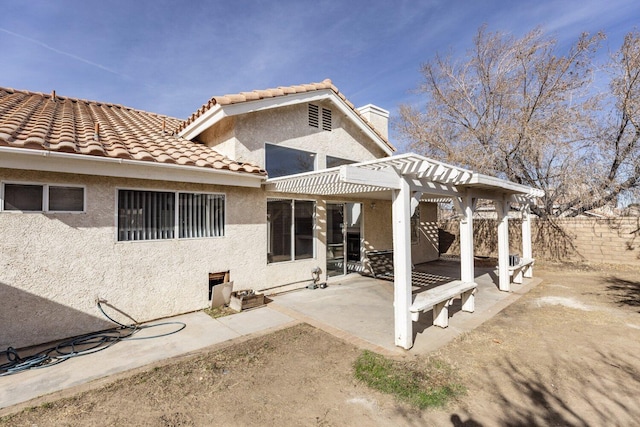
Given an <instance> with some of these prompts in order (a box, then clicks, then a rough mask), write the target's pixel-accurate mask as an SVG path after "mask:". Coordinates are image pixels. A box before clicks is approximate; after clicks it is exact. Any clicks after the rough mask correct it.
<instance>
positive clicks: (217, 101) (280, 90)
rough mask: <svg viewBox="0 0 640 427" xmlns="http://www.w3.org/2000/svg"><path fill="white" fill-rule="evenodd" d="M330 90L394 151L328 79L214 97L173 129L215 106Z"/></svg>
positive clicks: (178, 128)
mask: <svg viewBox="0 0 640 427" xmlns="http://www.w3.org/2000/svg"><path fill="white" fill-rule="evenodd" d="M323 89H330V90H332V91H333V92H335V93H336V95H338V96H339V97H340V99H341V100H343V101H344V102H345V103H346V104H347V106H349V108H350V109H352V110H353V111H354V112H355V114H356V115H357V116H358V117H359V118H360V119H361V120H362V121H363V122H364V123H366V124H367V126H369V127H370V128H371V130H373V132H375V134H376V135H378V137H379V138H380V139H382V140H383V141H384V143H385V144H386V145H387V146H388V147H389V148H391V150H394V151H395V147H394V146H393V145H391V143H389V140H388V139H387V138H386V137H385V136H384V135H382V134H381V133H380V131H378V130H377V129H376V128H375V127H374V126H373V125H372V124H371V123H370V122H369V121H368V120H367V119H366V118H365V117H364V116H363V115H362V114H361V113H360V112H359V111H358V110H357V109H356V108H355V106H354V105H353V104H352V103H351V102H350V101H349V100H348V99H347V97H346V96H344V94H343V93H341V92H340V91H339V90H338V88H337V87H336V86H334V84H333V83H332V82H331V80H329V79H325V80H323V81H322V82H319V83H309V84H302V85H294V86H278V87H277V88H275V89H264V90H253V91H251V92H240V93H237V94H228V95H224V96H214V97H213V98H211V99H210V100H209V101H207V103H206V104H204V105H203V106H202V107H200V108H199V109H198V110H197V111H196V112H195V113H193V114H191V116H189V118H187V119H186V120H184V121H182V122H181V123H180V124H179V125H178V126H177V127H176V128H175V129H176V130H175V132H176V133H179V132H181V131H183V130H184V129H186V128H187V126H189V125H190V124H191V123H193V122H195V121H196V120H197V119H198V118H199V117H200V116H202V115H203V114H204V113H206V112H207V111H209V110H210V109H211V108H213V107H214V106H215V105H230V104H239V103H242V102H249V101H257V100H260V99H264V98H274V97H278V96H286V95H293V94H296V93H305V92H313V91H316V90H323Z"/></svg>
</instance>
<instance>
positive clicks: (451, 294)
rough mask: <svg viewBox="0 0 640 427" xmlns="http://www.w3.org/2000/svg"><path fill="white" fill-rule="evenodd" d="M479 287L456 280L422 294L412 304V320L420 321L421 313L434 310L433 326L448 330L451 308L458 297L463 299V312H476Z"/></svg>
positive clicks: (410, 309)
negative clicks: (476, 294)
mask: <svg viewBox="0 0 640 427" xmlns="http://www.w3.org/2000/svg"><path fill="white" fill-rule="evenodd" d="M477 287H478V285H477V284H476V283H472V282H463V281H461V280H454V281H453V282H449V283H446V284H444V285H440V286H437V287H435V288H432V289H429V290H426V291H424V292H420V293H419V294H418V295H416V299H415V300H414V301H413V304H411V307H410V308H409V311H410V312H411V320H413V321H414V322H417V321H418V318H419V317H420V312H425V311H429V310H433V324H434V325H436V326H440V327H441V328H446V327H447V326H449V306H450V305H451V304H452V303H453V300H454V299H456V298H457V297H458V296H460V297H461V298H462V310H463V311H468V312H470V313H473V311H474V310H475V300H474V298H475V297H474V294H475V293H476V288H477Z"/></svg>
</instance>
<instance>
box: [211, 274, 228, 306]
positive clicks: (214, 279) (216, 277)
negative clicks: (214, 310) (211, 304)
mask: <svg viewBox="0 0 640 427" xmlns="http://www.w3.org/2000/svg"><path fill="white" fill-rule="evenodd" d="M228 281H229V272H228V271H221V272H219V273H209V301H211V299H212V298H213V287H214V286H216V285H221V284H223V283H227V282H228Z"/></svg>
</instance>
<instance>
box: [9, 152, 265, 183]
mask: <svg viewBox="0 0 640 427" xmlns="http://www.w3.org/2000/svg"><path fill="white" fill-rule="evenodd" d="M0 154H1V155H0V168H7V169H22V170H36V171H42V172H61V173H72V174H82V175H94V176H109V177H117V178H134V179H147V180H156V181H172V182H189V183H198V184H212V185H230V186H239V187H251V188H259V187H260V186H261V185H262V182H263V181H264V180H265V179H266V176H264V175H261V174H257V173H249V172H241V171H228V170H221V169H214V168H206V167H201V166H192V165H177V164H170V163H158V162H148V161H141V160H130V159H116V158H111V157H101V156H88V155H85V154H74V153H61V152H56V151H48V150H33V149H24V148H14V147H0Z"/></svg>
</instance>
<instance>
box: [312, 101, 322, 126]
mask: <svg viewBox="0 0 640 427" xmlns="http://www.w3.org/2000/svg"><path fill="white" fill-rule="evenodd" d="M319 125H320V117H319V111H318V106H317V105H313V104H309V126H311V127H314V128H317V127H320V126H319Z"/></svg>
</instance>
